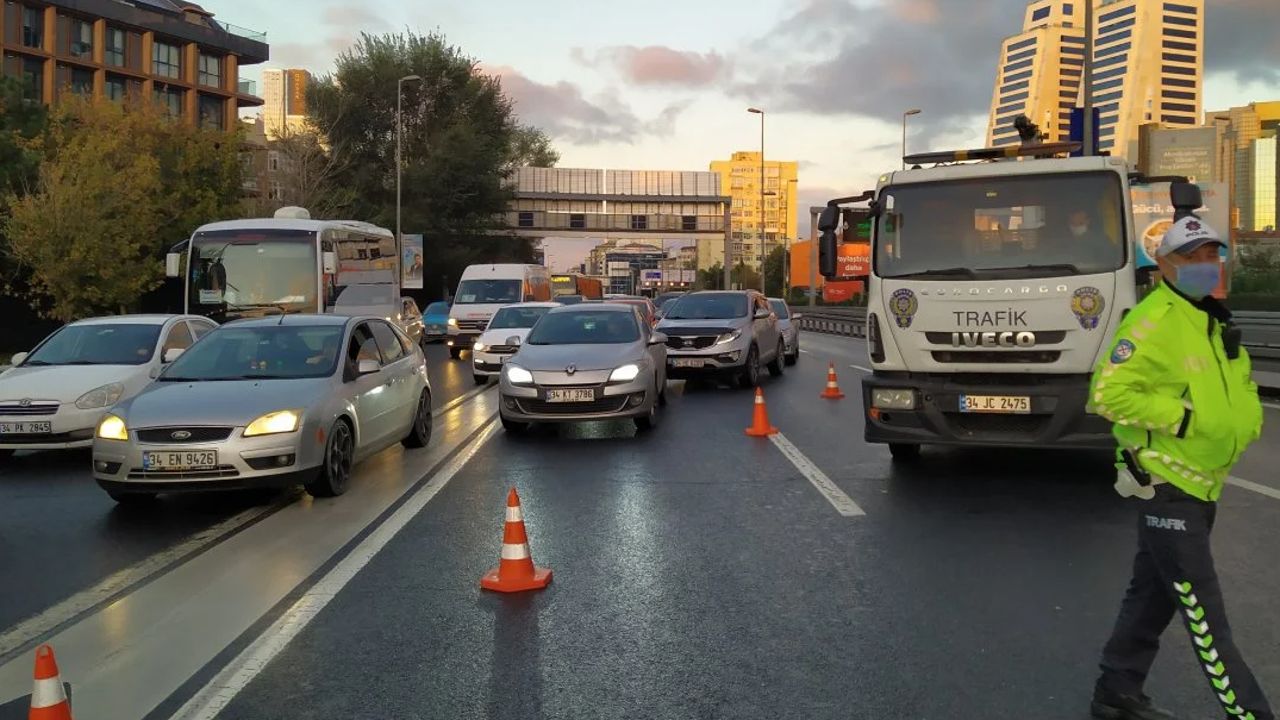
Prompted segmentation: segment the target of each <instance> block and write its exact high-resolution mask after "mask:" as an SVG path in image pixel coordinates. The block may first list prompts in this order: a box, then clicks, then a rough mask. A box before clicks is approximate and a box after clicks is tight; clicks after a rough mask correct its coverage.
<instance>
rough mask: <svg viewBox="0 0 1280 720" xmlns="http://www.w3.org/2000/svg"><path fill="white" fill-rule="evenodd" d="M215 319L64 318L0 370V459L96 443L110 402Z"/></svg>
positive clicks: (146, 379) (140, 383)
mask: <svg viewBox="0 0 1280 720" xmlns="http://www.w3.org/2000/svg"><path fill="white" fill-rule="evenodd" d="M216 327H217V324H216V323H214V322H213V321H212V320H209V319H208V318H203V317H197V316H190V315H121V316H118V317H102V318H94V319H91V320H80V321H77V322H73V323H71V324H69V325H64V326H63V327H61V328H59V329H58V330H57V331H55V332H54V333H53V334H52V335H50V336H49V337H47V338H45V339H44V340H43V341H42V342H41V343H40V344H39V345H37V346H36V349H35V350H32V351H31V352H30V353H18V354H17V355H14V356H13V367H12V368H10V369H9V370H6V371H5V372H4V373H3V374H0V459H4V458H8V457H9V456H11V455H13V453H14V452H15V451H17V450H62V449H66V448H78V447H89V446H91V445H93V432H94V428H96V427H97V425H98V422H99V421H101V420H102V417H103V415H104V414H105V413H106V411H107V409H108V408H110V407H111V406H113V405H115V404H116V403H118V402H120V401H122V400H125V399H127V398H130V397H133V396H134V395H137V394H138V393H139V392H141V391H142V389H143V388H145V387H146V386H147V385H149V384H150V383H151V381H152V380H153V379H154V378H155V377H156V376H157V375H159V374H160V369H161V367H162V366H163V365H164V364H165V363H168V362H172V361H173V360H174V359H176V358H177V356H178V355H180V354H181V353H182V351H183V350H186V349H187V348H188V347H191V345H192V344H193V343H194V342H195V341H196V340H199V339H200V338H201V337H202V336H204V335H205V334H207V333H208V332H210V331H212V330H213V329H215V328H216Z"/></svg>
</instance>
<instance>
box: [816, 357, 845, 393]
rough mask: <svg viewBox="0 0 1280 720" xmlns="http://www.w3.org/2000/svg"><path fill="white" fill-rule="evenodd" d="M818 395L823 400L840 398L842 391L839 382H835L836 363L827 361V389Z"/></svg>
mask: <svg viewBox="0 0 1280 720" xmlns="http://www.w3.org/2000/svg"><path fill="white" fill-rule="evenodd" d="M819 397H821V398H823V399H824V400H841V399H843V398H844V393H842V392H840V384H839V383H838V382H836V364H835V363H827V389H826V390H823V391H822V395H819Z"/></svg>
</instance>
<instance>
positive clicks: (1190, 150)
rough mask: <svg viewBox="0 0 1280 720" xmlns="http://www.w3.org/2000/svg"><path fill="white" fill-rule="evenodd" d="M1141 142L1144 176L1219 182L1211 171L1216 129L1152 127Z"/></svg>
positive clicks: (1213, 164)
mask: <svg viewBox="0 0 1280 720" xmlns="http://www.w3.org/2000/svg"><path fill="white" fill-rule="evenodd" d="M1143 140H1144V144H1145V147H1144V149H1143V159H1144V160H1145V161H1146V173H1147V174H1148V175H1151V176H1159V175H1182V176H1185V177H1187V178H1188V179H1190V180H1191V181H1192V182H1202V183H1211V182H1215V181H1217V180H1219V179H1220V178H1218V176H1217V173H1216V172H1215V168H1216V165H1217V162H1216V154H1217V146H1218V129H1217V128H1216V127H1203V128H1179V129H1168V128H1152V129H1150V130H1145V131H1144V135H1143ZM1206 219H1207V218H1206ZM1210 224H1213V223H1212V222H1211V223H1210Z"/></svg>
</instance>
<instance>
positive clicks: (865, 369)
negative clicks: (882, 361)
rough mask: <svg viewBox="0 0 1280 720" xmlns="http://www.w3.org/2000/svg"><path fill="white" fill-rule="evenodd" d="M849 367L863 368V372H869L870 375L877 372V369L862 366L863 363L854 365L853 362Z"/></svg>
mask: <svg viewBox="0 0 1280 720" xmlns="http://www.w3.org/2000/svg"><path fill="white" fill-rule="evenodd" d="M849 367H851V368H853V369H854V370H861V371H862V372H864V373H867V374H868V375H874V374H875V370H872V369H871V368H867V367H862V366H861V365H852V364H851V365H849Z"/></svg>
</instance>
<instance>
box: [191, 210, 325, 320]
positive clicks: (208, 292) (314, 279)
mask: <svg viewBox="0 0 1280 720" xmlns="http://www.w3.org/2000/svg"><path fill="white" fill-rule="evenodd" d="M187 268H188V269H187V272H188V278H187V287H188V294H187V302H188V307H189V308H190V312H192V313H193V314H196V315H205V316H208V317H211V318H213V319H215V320H218V321H220V322H226V321H228V320H235V319H239V318H245V317H260V316H262V315H268V314H275V313H280V312H286V313H293V312H317V311H318V307H319V305H318V302H317V293H318V291H319V288H318V286H319V279H318V276H317V273H318V272H319V270H318V260H317V258H316V235H315V233H313V232H306V231H299V230H231V231H218V232H207V233H200V234H198V235H197V236H196V237H195V238H193V239H192V241H191V250H190V254H189V256H188V261H187Z"/></svg>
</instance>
